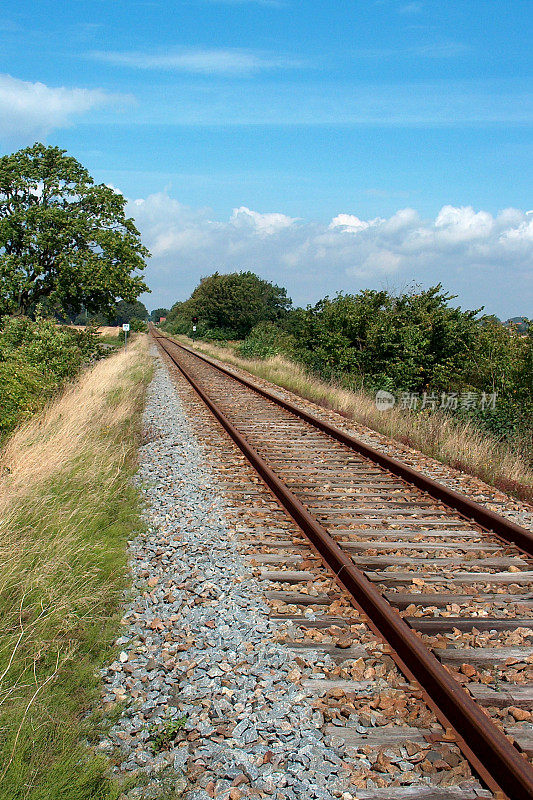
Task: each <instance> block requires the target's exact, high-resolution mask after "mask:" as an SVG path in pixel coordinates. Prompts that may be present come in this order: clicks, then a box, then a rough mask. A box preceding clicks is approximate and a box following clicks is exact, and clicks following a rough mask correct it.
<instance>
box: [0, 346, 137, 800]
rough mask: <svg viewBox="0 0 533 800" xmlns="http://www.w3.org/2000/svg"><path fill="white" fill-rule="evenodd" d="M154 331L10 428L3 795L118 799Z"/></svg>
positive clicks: (4, 516) (0, 489)
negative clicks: (117, 661) (115, 700)
mask: <svg viewBox="0 0 533 800" xmlns="http://www.w3.org/2000/svg"><path fill="white" fill-rule="evenodd" d="M151 369H152V368H151V362H150V359H149V356H148V351H147V344H146V338H145V337H138V338H137V340H136V341H135V342H134V343H132V346H131V347H128V350H127V352H124V351H123V350H121V351H120V352H117V353H115V354H113V355H112V356H110V357H109V358H107V359H103V360H101V361H99V362H98V363H97V364H96V365H95V366H94V367H92V368H91V369H89V370H87V371H86V372H84V373H83V375H82V376H81V378H80V379H79V380H77V381H76V382H75V383H73V384H71V385H70V386H69V387H68V388H67V389H66V390H65V391H64V393H63V394H62V395H61V396H60V397H59V398H58V399H57V400H56V401H55V402H54V403H53V404H51V405H50V406H49V407H48V408H47V409H46V410H44V411H42V412H41V413H39V414H37V415H35V416H34V417H33V418H32V419H31V420H30V421H29V422H28V423H27V424H25V425H24V426H22V427H20V428H19V429H18V430H17V431H16V432H15V433H14V434H13V436H12V437H11V438H10V439H9V440H8V441H7V442H6V444H5V447H4V449H3V451H2V455H1V460H0V551H1V561H0V564H1V567H0V614H1V618H2V632H1V639H0V641H1V644H0V729H1V733H0V764H1V767H0V798H1V800H8V799H9V800H15V799H16V800H18V799H19V798H20V800H22V798H25V800H56V799H57V800H59V798H64V797H68V798H69V800H70V799H71V798H72V799H73V800H74V798H79V800H90V799H92V798H94V799H95V800H96V798H98V800H114V798H116V797H118V796H119V795H120V789H119V787H118V786H116V785H114V784H113V783H112V782H111V781H110V780H109V779H108V778H107V777H106V775H105V770H106V767H107V764H106V759H104V758H103V757H98V756H96V755H92V751H91V750H89V749H88V748H87V747H86V746H84V743H83V742H84V740H88V741H92V740H94V739H95V737H96V735H97V731H98V726H99V718H98V715H97V714H95V713H88V712H91V709H94V707H95V706H96V701H97V698H98V696H99V691H100V678H99V673H98V669H99V668H100V667H101V666H102V665H103V664H104V663H106V662H107V661H109V660H110V659H112V657H113V641H114V639H115V638H116V636H117V631H118V630H119V628H120V624H119V609H120V604H121V602H122V600H123V591H124V590H125V589H126V587H127V570H126V562H127V557H126V543H127V540H128V539H129V538H131V537H132V536H134V535H135V533H136V531H138V530H139V529H140V526H141V522H140V515H139V511H140V507H139V498H138V494H137V492H136V491H135V490H134V488H133V487H132V485H131V482H130V478H131V475H132V473H133V471H134V469H135V463H136V451H137V446H138V443H139V437H140V418H141V412H142V408H143V405H144V395H145V388H146V386H147V383H148V381H149V379H150V376H151Z"/></svg>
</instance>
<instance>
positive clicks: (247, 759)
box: [99, 366, 348, 800]
mask: <svg viewBox="0 0 533 800" xmlns="http://www.w3.org/2000/svg"><path fill="white" fill-rule="evenodd" d="M144 424H145V429H146V431H148V432H149V433H150V436H149V439H150V441H148V442H147V443H146V444H145V445H144V446H143V447H142V448H141V452H140V468H139V475H138V480H139V485H140V486H141V488H142V492H143V495H144V498H145V501H146V521H147V532H146V534H144V535H142V536H140V537H139V538H137V539H136V540H135V541H133V542H131V545H130V553H131V569H132V574H133V585H134V593H133V597H132V599H131V601H130V602H129V605H128V607H127V610H126V612H125V615H124V620H123V623H124V625H123V627H124V631H123V635H122V636H121V638H120V639H119V640H118V644H119V646H120V647H121V653H120V657H119V659H117V661H115V662H114V663H113V664H111V665H110V667H109V668H108V669H106V670H103V671H102V675H103V679H104V685H105V696H104V703H112V702H114V701H116V700H119V701H123V702H124V704H125V708H124V711H123V713H122V715H121V717H120V719H119V720H118V722H117V724H116V725H115V726H114V727H113V728H112V730H111V732H110V734H109V736H108V738H106V739H105V740H103V741H102V742H101V743H100V745H99V747H100V749H101V750H102V751H104V752H109V753H110V754H113V756H114V758H115V759H116V762H117V766H116V767H115V772H116V773H117V774H124V775H132V774H135V772H137V774H138V776H139V780H138V784H139V786H138V788H136V789H134V790H130V791H129V792H128V793H127V797H128V798H134V797H137V798H140V797H158V796H161V793H162V792H163V790H164V789H165V787H166V788H168V787H169V786H172V787H175V788H177V789H180V787H181V788H183V787H184V786H185V778H182V779H181V781H180V780H179V779H177V776H179V775H182V776H186V775H187V774H188V775H190V776H191V777H192V778H193V779H195V780H196V783H195V786H194V788H192V789H188V790H186V793H185V797H187V798H189V800H204V798H206V799H207V798H208V797H209V796H213V794H212V793H213V791H214V793H215V796H216V797H220V798H228V797H229V796H230V791H232V796H235V797H238V796H239V795H238V792H236V791H235V786H236V785H238V790H239V791H240V792H242V796H243V797H246V796H252V795H253V796H255V797H257V796H259V797H261V796H266V797H271V798H279V800H281V798H283V800H290V798H324V800H330V798H331V800H333V797H334V796H337V797H339V796H340V793H341V791H343V790H346V789H348V782H347V773H346V772H345V771H344V769H343V765H342V759H341V756H342V752H343V751H342V746H341V747H333V746H331V742H326V741H325V740H324V736H323V734H322V733H321V731H320V726H321V724H322V722H323V720H322V716H321V714H320V712H318V711H314V710H313V707H312V705H311V698H309V697H308V696H307V695H306V693H305V691H304V690H302V688H301V687H299V686H297V685H295V684H294V683H292V682H291V681H290V680H289V679H288V677H287V675H288V673H289V671H290V670H291V669H292V668H293V667H294V666H295V665H294V663H293V662H292V655H291V653H290V652H289V651H287V649H285V648H283V647H282V646H281V645H278V644H276V643H275V642H274V641H273V635H274V630H275V629H274V623H273V622H272V621H271V620H269V617H268V608H267V607H266V605H265V604H264V603H263V602H262V591H261V586H260V584H259V583H258V582H257V581H256V580H255V579H254V578H253V577H252V576H251V575H250V568H249V566H248V565H247V564H246V563H245V562H244V560H243V559H242V557H241V556H240V555H239V553H238V552H237V546H236V545H237V536H236V534H235V532H234V531H233V530H232V529H231V525H230V523H229V521H227V519H226V514H225V510H226V508H227V502H228V501H226V500H224V499H222V497H221V492H220V491H219V490H218V489H217V484H216V481H215V478H214V477H213V476H212V474H210V471H209V466H208V465H206V464H205V463H204V462H205V457H204V453H203V451H202V448H201V446H200V445H199V443H198V441H197V440H196V438H195V436H194V434H193V433H192V431H191V428H190V425H189V423H188V420H187V418H186V416H185V414H184V411H183V408H182V405H181V403H180V400H179V398H178V396H177V394H176V391H175V389H174V387H173V385H172V382H171V379H170V377H169V375H168V373H167V370H166V369H164V368H162V367H161V366H160V367H159V368H158V369H157V372H156V375H155V378H154V380H153V382H152V384H151V387H150V389H149V396H148V404H147V408H146V411H145V415H144ZM320 658H321V662H320V663H323V662H324V658H326V659H329V657H328V656H326V657H324V656H323V655H322V656H320ZM178 720H182V721H183V723H184V732H181V733H180V734H178V736H177V738H176V740H175V741H173V742H172V743H171V745H170V748H169V749H161V750H160V751H159V752H155V753H154V749H153V748H152V747H151V742H152V741H153V737H154V735H155V734H156V733H157V731H161V730H163V728H164V729H165V730H167V731H169V730H171V729H172V723H173V722H174V723H175V722H176V721H178ZM233 723H236V725H235V727H234V728H233V730H231V725H232V724H233ZM221 726H222V727H223V728H226V730H225V731H222V733H221V731H220V727H221ZM217 729H219V730H218V731H217ZM195 732H196V733H195ZM224 733H225V736H224V735H223V734H224ZM156 749H157V748H156ZM143 780H144V782H145V783H147V784H148V785H147V786H145V787H144V788H141V787H140V784H141V783H142V782H143ZM210 781H213V783H214V784H215V785H214V786H213V785H212V784H210ZM205 787H207V788H208V789H209V791H210V792H211V794H208V792H207V791H206V788H205ZM333 792H335V794H333Z"/></svg>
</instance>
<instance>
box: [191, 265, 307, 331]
mask: <svg viewBox="0 0 533 800" xmlns="http://www.w3.org/2000/svg"><path fill="white" fill-rule="evenodd" d="M291 303H292V301H291V300H290V298H288V297H287V292H286V290H285V289H283V288H282V287H280V286H276V285H275V284H273V283H270V282H269V281H265V280H263V279H262V278H259V277H258V276H257V275H255V273H253V272H230V273H228V274H226V275H220V274H219V273H218V272H215V273H214V274H213V275H210V276H209V277H208V278H202V280H201V282H200V284H199V285H198V286H197V287H196V289H195V290H194V292H193V293H192V295H191V297H190V298H189V300H187V301H186V302H185V303H184V304H183V306H181V307H180V309H179V314H181V315H183V314H184V313H185V314H189V315H190V316H193V315H194V316H197V317H198V318H199V320H200V322H201V323H203V324H205V325H206V326H207V327H209V328H222V329H227V330H230V331H234V332H235V333H236V334H237V335H238V336H241V337H244V336H246V335H247V334H248V333H249V332H250V330H251V329H252V328H253V327H254V325H257V323H258V322H263V321H269V322H276V321H278V320H280V319H282V318H283V317H284V316H285V314H286V313H287V310H288V309H289V308H290V306H291Z"/></svg>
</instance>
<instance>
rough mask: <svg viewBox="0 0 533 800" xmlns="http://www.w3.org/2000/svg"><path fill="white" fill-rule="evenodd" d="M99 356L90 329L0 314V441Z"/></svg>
mask: <svg viewBox="0 0 533 800" xmlns="http://www.w3.org/2000/svg"><path fill="white" fill-rule="evenodd" d="M100 355H101V347H100V345H99V343H98V341H97V337H96V336H95V334H94V332H93V331H90V330H89V331H78V330H75V329H73V328H67V327H61V326H58V325H57V324H56V323H55V322H53V321H52V320H45V319H39V320H37V321H36V322H33V321H32V320H30V319H28V318H27V317H5V318H4V319H3V320H2V327H1V330H0V396H1V397H2V403H1V406H0V440H2V439H3V438H4V437H5V436H6V435H7V434H9V433H10V432H11V431H12V430H13V429H14V428H16V426H17V425H19V424H20V423H21V422H23V421H24V420H25V419H27V418H28V417H29V416H31V414H33V413H34V412H35V411H37V410H38V409H39V408H41V407H42V406H43V405H44V403H45V402H46V401H47V400H48V399H49V398H50V397H51V396H52V395H53V393H54V392H55V391H57V390H58V389H59V388H60V387H61V386H63V385H64V384H65V382H66V381H68V380H69V379H71V378H73V377H74V376H75V375H76V374H77V373H78V372H79V370H80V369H81V367H82V366H83V365H84V364H86V363H88V362H90V361H92V360H94V359H95V358H97V357H99V356H100Z"/></svg>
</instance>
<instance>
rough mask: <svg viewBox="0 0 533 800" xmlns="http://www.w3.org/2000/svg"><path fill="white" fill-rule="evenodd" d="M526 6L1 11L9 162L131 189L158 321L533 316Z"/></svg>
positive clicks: (202, 1) (430, 0)
mask: <svg viewBox="0 0 533 800" xmlns="http://www.w3.org/2000/svg"><path fill="white" fill-rule="evenodd" d="M532 17H533V7H532V4H531V2H530V0H527V2H522V0H508V1H507V2H499V0H490V2H487V0H482V1H480V2H476V1H472V2H469V1H468V0H447V1H446V2H442V0H419V1H416V0H415V1H414V2H413V1H410V0H367V2H359V1H358V0H355V1H354V2H346V0H345V1H344V2H337V1H336V0H333V1H331V0H330V2H327V3H324V2H314V1H311V0H303V1H302V2H296V0H181V1H178V0H166V2H163V1H162V0H142V2H138V1H137V0H128V1H127V2H126V0H106V2H101V0H91V2H86V1H85V0H70V2H59V1H58V0H54V2H51V1H50V0H46V1H43V0H33V2H28V0H17V2H15V1H14V0H4V2H3V3H2V15H1V17H0V44H1V47H0V60H1V62H2V63H1V64H0V73H1V74H0V146H1V148H2V152H9V151H11V150H13V149H16V148H18V147H21V146H24V145H27V144H30V143H32V142H33V141H35V140H36V139H39V140H44V141H46V142H48V143H50V144H57V145H60V146H62V147H65V148H66V149H68V151H69V152H70V153H72V154H73V155H75V156H76V157H77V158H79V159H80V160H81V161H82V162H83V163H84V164H85V165H86V166H87V167H88V168H89V170H90V171H91V173H92V174H93V176H94V177H95V178H96V179H97V180H98V181H104V182H106V183H109V184H112V185H113V186H115V187H116V188H118V189H120V191H122V192H123V193H124V195H125V196H126V197H127V198H128V199H129V200H130V201H131V202H130V205H129V210H130V213H132V214H133V215H134V216H135V218H136V220H137V222H138V225H139V228H140V229H141V232H142V234H143V237H144V238H145V240H146V243H147V245H148V246H149V248H150V249H151V250H152V252H153V257H152V259H151V261H150V264H149V267H148V271H147V277H148V281H149V283H150V286H151V287H152V289H153V293H152V295H151V296H150V297H149V298H147V304H148V305H149V306H150V307H152V306H155V305H160V304H168V303H171V302H172V301H173V300H175V299H178V298H183V297H185V296H187V294H188V292H189V291H190V290H191V289H192V288H193V286H194V285H195V284H196V283H197V281H198V279H199V277H200V276H201V275H205V274H208V273H209V272H211V271H213V270H214V269H215V268H217V267H218V268H220V269H223V270H227V269H241V268H243V269H255V270H256V271H257V272H259V273H260V274H262V275H264V276H265V277H267V278H268V279H271V280H275V281H277V282H279V283H281V284H283V285H285V286H287V288H288V289H289V292H290V294H291V295H292V296H293V298H294V299H295V301H296V302H299V303H307V302H313V301H315V300H316V299H318V298H319V297H320V296H323V295H324V294H326V293H330V294H332V293H334V292H335V291H337V290H341V289H342V290H345V291H357V290H358V289H360V288H363V287H366V286H373V287H380V286H387V287H389V288H394V289H402V288H405V287H406V286H408V285H410V284H412V283H421V284H423V285H426V286H427V285H430V284H432V283H435V282H437V281H439V280H440V281H442V282H443V283H444V285H445V286H446V288H447V289H449V290H450V291H451V292H453V293H457V294H458V295H459V301H460V302H461V304H463V305H466V306H470V307H472V306H479V305H481V304H483V303H484V304H485V306H486V308H487V310H489V311H491V312H495V313H497V314H499V315H500V316H504V317H507V316H511V315H515V314H519V313H524V314H529V315H530V316H533V308H532V305H533V304H532V302H531V301H532V292H531V276H532V272H533V269H532V267H533V214H528V213H527V212H528V211H530V210H533V197H532V196H531V153H532V142H531V121H532V102H531V92H530V85H531V83H530V79H531V55H530V52H531V46H530V43H531V34H532V30H531V28H532V25H531V21H532Z"/></svg>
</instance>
